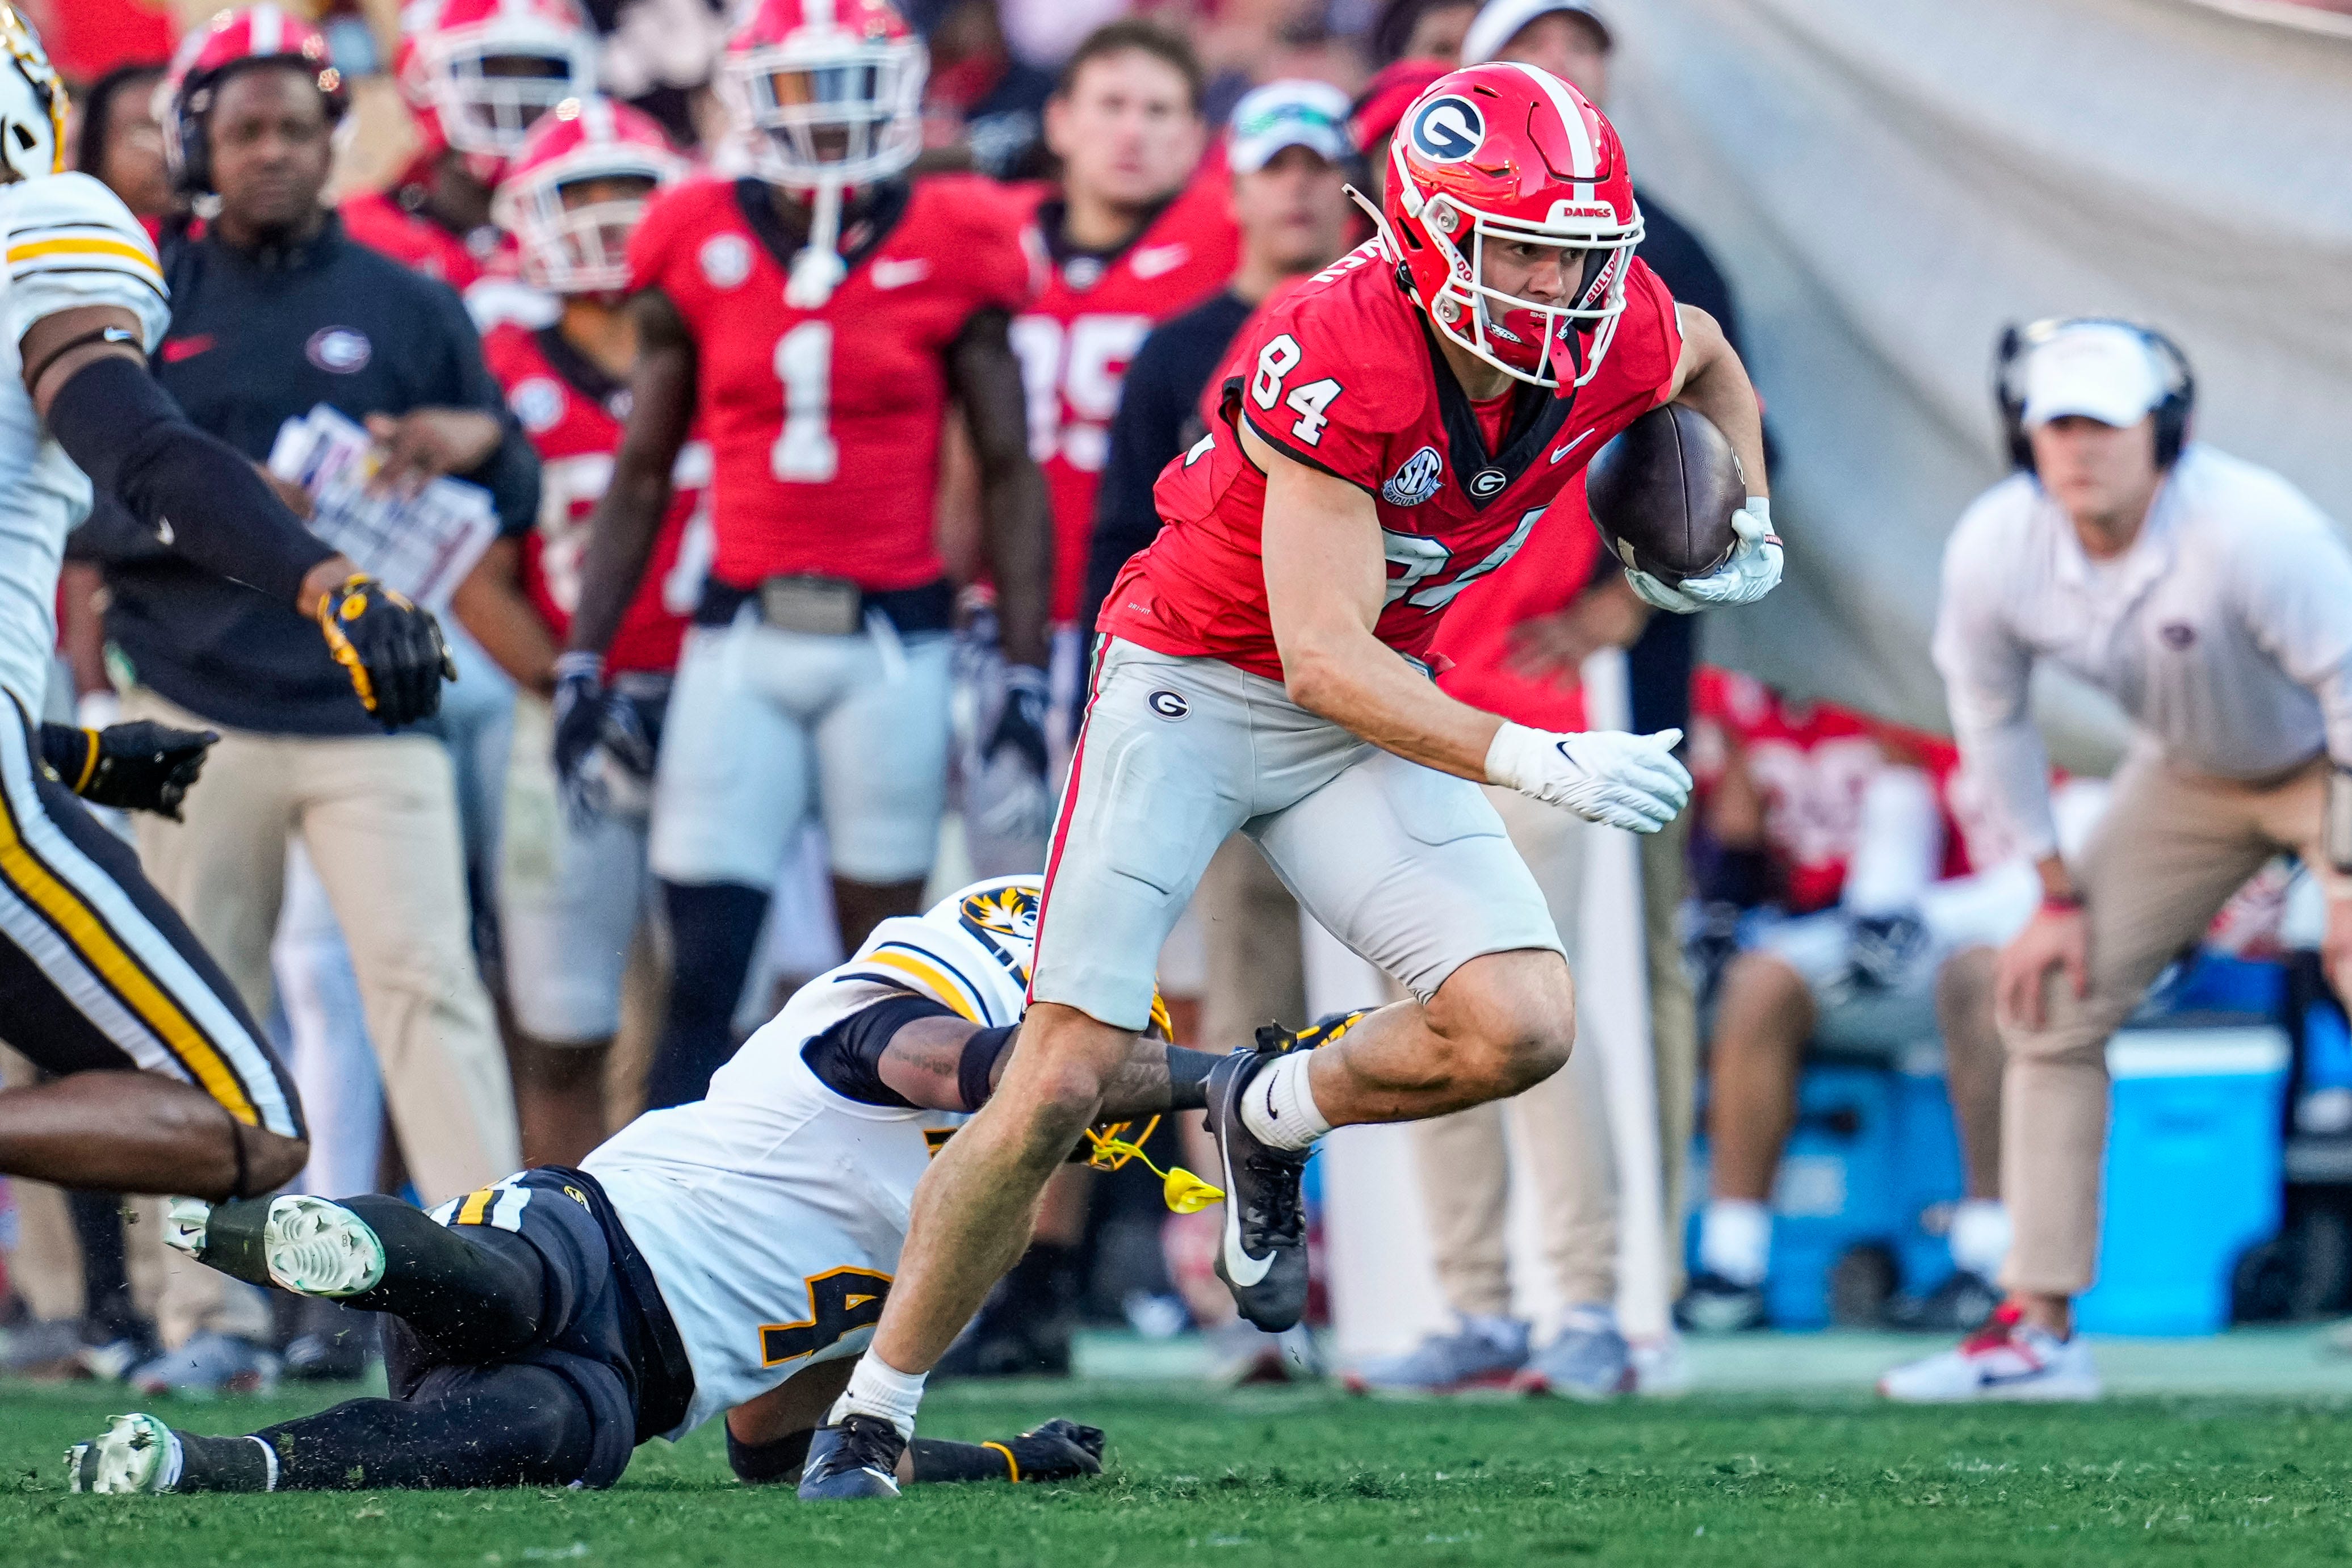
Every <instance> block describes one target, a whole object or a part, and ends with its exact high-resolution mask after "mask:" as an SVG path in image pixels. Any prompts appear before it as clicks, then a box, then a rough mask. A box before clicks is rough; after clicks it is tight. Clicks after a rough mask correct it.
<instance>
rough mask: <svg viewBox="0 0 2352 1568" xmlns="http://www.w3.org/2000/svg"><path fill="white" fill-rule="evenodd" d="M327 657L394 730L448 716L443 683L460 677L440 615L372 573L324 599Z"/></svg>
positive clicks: (378, 718) (361, 575)
mask: <svg viewBox="0 0 2352 1568" xmlns="http://www.w3.org/2000/svg"><path fill="white" fill-rule="evenodd" d="M319 629H320V631H321V632H322V633H324V634H325V635H326V638H327V651H328V652H329V653H331V654H332V655H333V656H334V659H335V662H336V663H337V664H340V665H341V666H342V667H343V668H344V670H345V671H346V672H348V673H349V674H350V676H351V678H352V690H354V691H356V692H358V693H359V698H360V703H361V706H362V707H364V708H365V709H366V710H368V711H369V712H370V713H371V714H373V715H374V717H375V721H376V722H377V723H379V724H382V725H383V727H384V728H385V729H386V730H397V729H400V728H401V727H402V726H404V725H407V724H414V723H415V722H416V721H418V720H420V719H430V718H431V717H433V715H434V714H436V713H437V712H439V711H440V710H441V682H442V681H443V680H444V679H448V680H455V679H457V665H456V664H455V663H454V662H453V661H452V660H451V659H450V658H449V645H448V644H447V643H446V642H444V641H442V640H441V623H440V622H439V621H437V620H436V619H435V618H434V616H433V612H432V611H430V610H426V609H420V608H418V607H417V606H416V605H413V604H411V603H409V601H408V598H407V596H406V595H403V594H400V593H397V592H395V591H394V590H393V589H392V588H390V587H387V586H386V585H385V584H383V583H380V582H378V581H376V579H374V578H373V577H371V576H369V575H368V574H366V573H364V572H354V573H352V574H351V575H350V576H348V577H346V578H344V579H343V581H342V584H341V586H340V587H337V588H335V589H332V590H331V591H330V592H329V593H327V594H326V595H324V596H323V597H321V598H320V601H319Z"/></svg>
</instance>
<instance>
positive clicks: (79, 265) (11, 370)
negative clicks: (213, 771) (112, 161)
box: [0, 174, 172, 714]
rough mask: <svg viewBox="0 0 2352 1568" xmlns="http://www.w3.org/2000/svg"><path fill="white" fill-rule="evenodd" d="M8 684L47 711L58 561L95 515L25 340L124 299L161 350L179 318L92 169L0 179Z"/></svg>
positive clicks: (149, 256) (2, 659)
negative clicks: (67, 316) (33, 378)
mask: <svg viewBox="0 0 2352 1568" xmlns="http://www.w3.org/2000/svg"><path fill="white" fill-rule="evenodd" d="M0 263H5V270H6V280H5V286H0V339H5V341H0V690H5V691H6V692H7V693H8V694H9V695H10V696H12V697H14V698H16V700H17V701H18V702H19V703H21V704H23V706H24V709H25V711H26V712H27V713H31V714H38V713H39V712H40V710H41V695H42V691H43V689H44V688H45V687H47V684H48V677H49V658H50V655H51V654H52V653H53V652H54V651H55V649H56V647H57V641H58V628H57V598H58V562H59V561H60V560H61V559H62V558H63V556H64V554H65V542H66V535H67V534H68V533H70V532H71V531H73V530H74V529H75V528H77V527H79V525H80V523H81V520H82V519H83V518H85V517H87V516H89V478H88V477H87V476H86V475H84V474H83V473H82V471H81V470H80V469H79V468H75V467H74V465H73V459H71V458H68V457H67V456H66V455H65V452H64V450H63V448H61V447H58V444H57V443H56V442H55V441H52V440H50V439H49V438H48V437H47V435H46V434H45V433H44V432H43V431H42V429H41V428H40V423H39V421H38V420H37V419H36V418H35V417H34V416H33V399H32V397H31V395H29V394H28V393H26V390H25V376H24V368H23V365H22V363H21V362H20V361H19V359H18V357H17V352H16V345H17V344H18V343H19V342H22V341H23V339H24V336H25V333H26V330H27V329H28V328H30V327H31V326H32V325H33V323H34V322H36V321H40V320H41V319H42V318H43V317H45V316H53V315H55V314H57V313H58V311H60V310H72V309H74V308H75V307H77V306H82V305H120V306H121V307H123V308H124V309H126V310H131V312H133V313H134V314H136V315H137V316H138V318H139V326H140V331H141V332H142V338H143V343H142V346H143V347H144V348H146V349H147V350H148V351H149V352H151V353H152V351H153V350H154V347H155V344H156V342H158V341H159V340H161V339H162V337H163V329H164V327H165V326H166V325H167V324H169V322H170V321H171V315H172V312H171V307H170V305H169V304H168V303H167V302H166V300H165V298H164V293H163V268H162V266H161V265H160V264H159V263H158V262H157V261H156V259H155V247H154V246H153V245H152V243H150V241H149V240H148V238H147V231H146V230H145V229H143V228H142V227H140V226H139V220H138V219H137V218H134V217H132V216H131V210H130V209H129V208H128V207H126V206H124V205H122V203H121V201H120V200H119V199H117V197H116V196H115V195H114V193H113V192H111V191H110V190H108V189H107V188H106V187H105V186H104V185H101V184H99V183H98V182H97V181H96V180H93V179H91V178H90V177H89V175H87V174H52V175H50V176H48V177H47V178H46V179H38V180H25V181H20V182H18V183H16V184H7V185H0Z"/></svg>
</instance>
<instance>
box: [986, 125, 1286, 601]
mask: <svg viewBox="0 0 2352 1568" xmlns="http://www.w3.org/2000/svg"><path fill="white" fill-rule="evenodd" d="M1210 175H1211V171H1210V170H1209V169H1207V168H1204V169H1203V171H1202V175H1201V176H1199V177H1196V178H1195V179H1194V181H1193V183H1192V184H1191V185H1189V186H1187V187H1186V188H1185V190H1184V191H1183V192H1182V193H1181V195H1178V196H1177V197H1176V198H1175V200H1173V201H1171V202H1170V203H1169V204H1168V205H1167V206H1166V207H1165V208H1163V209H1161V211H1160V216H1158V217H1156V218H1154V219H1153V220H1152V221H1151V222H1150V224H1148V225H1147V226H1145V227H1144V229H1143V231H1142V232H1141V233H1140V234H1139V235H1137V236H1136V237H1135V238H1134V239H1133V240H1132V241H1131V242H1130V243H1129V245H1128V246H1127V247H1126V248H1125V249H1123V250H1121V251H1119V252H1118V255H1116V256H1113V257H1110V258H1108V259H1105V258H1099V257H1096V256H1092V255H1082V256H1076V257H1073V258H1070V259H1069V260H1067V261H1065V262H1063V263H1061V264H1060V265H1058V266H1055V267H1054V268H1051V269H1050V271H1049V273H1048V276H1047V279H1046V282H1045V288H1044V289H1041V290H1039V292H1038V295H1037V298H1036V299H1035V300H1033V301H1031V303H1030V306H1029V308H1028V309H1027V310H1024V311H1023V312H1022V313H1021V314H1020V316H1019V317H1017V318H1016V319H1015V320H1014V321H1013V352H1015V353H1018V354H1019V355H1020V356H1021V380H1022V386H1023V390H1024V394H1025V401H1026V402H1027V405H1028V408H1029V455H1030V456H1031V457H1033V458H1036V459H1037V466H1038V467H1039V468H1043V469H1044V470H1045V485H1046V489H1047V491H1048V493H1049V494H1050V495H1051V497H1052V500H1053V506H1054V602H1053V615H1054V619H1055V621H1057V622H1062V621H1069V620H1074V619H1076V616H1077V613H1078V602H1079V600H1080V599H1081V598H1083V597H1084V596H1085V593H1086V582H1087V545H1088V544H1089V542H1091V541H1092V540H1093V537H1094V526H1095V491H1096V489H1097V487H1098V486H1099V485H1100V483H1101V480H1102V468H1103V461H1104V459H1105V458H1107V457H1108V455H1109V451H1110V422H1111V416H1113V415H1115V414H1117V413H1118V395H1119V389H1120V388H1121V386H1122V385H1123V384H1125V383H1126V380H1127V366H1128V362H1129V360H1132V359H1133V358H1134V357H1135V351H1136V350H1138V349H1139V348H1141V347H1142V346H1143V340H1144V339H1145V338H1146V337H1147V336H1149V335H1150V331H1151V329H1152V328H1154V327H1156V326H1158V325H1159V324H1160V322H1162V321H1167V320H1168V319H1169V318H1170V317H1171V316H1178V315H1181V314H1182V313H1183V312H1185V311H1186V310H1191V309H1192V307H1193V306H1195V305H1197V304H1199V303H1201V302H1202V300H1206V299H1208V298H1209V297H1210V296H1211V295H1213V294H1214V293H1216V292H1217V291H1218V290H1219V289H1223V287H1224V286H1225V284H1226V282H1227V281H1228V280H1229V279H1231V278H1232V277H1233V275H1234V267H1235V266H1237V265H1238V264H1239V262H1240V259H1241V233H1240V230H1239V229H1237V228H1236V227H1235V226H1234V220H1233V215H1232V213H1231V212H1230V210H1229V209H1228V207H1227V205H1226V192H1227V190H1228V188H1229V184H1230V182H1229V180H1228V179H1227V178H1226V176H1225V174H1224V170H1223V163H1222V161H1215V162H1214V177H1210ZM1020 195H1021V196H1022V204H1021V210H1022V211H1023V216H1024V217H1032V218H1034V217H1037V216H1039V213H1038V209H1039V208H1040V207H1041V206H1042V205H1045V198H1046V197H1048V196H1050V195H1052V191H1051V188H1050V187H1047V186H1042V185H1041V186H1036V187H1034V188H1032V189H1030V190H1028V191H1024V192H1023V193H1020ZM1043 216H1044V217H1045V220H1047V221H1055V215H1054V214H1053V213H1051V212H1050V211H1049V212H1047V213H1045V214H1044V215H1043Z"/></svg>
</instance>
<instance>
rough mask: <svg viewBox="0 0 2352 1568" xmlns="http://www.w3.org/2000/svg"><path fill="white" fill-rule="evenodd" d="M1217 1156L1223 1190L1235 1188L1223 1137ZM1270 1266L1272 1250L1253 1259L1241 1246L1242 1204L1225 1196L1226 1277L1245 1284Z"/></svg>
mask: <svg viewBox="0 0 2352 1568" xmlns="http://www.w3.org/2000/svg"><path fill="white" fill-rule="evenodd" d="M1241 1113H1242V1112H1241V1107H1240V1106H1238V1105H1237V1106H1235V1107H1234V1115H1235V1116H1239V1115H1240V1114H1241ZM1217 1158H1218V1160H1219V1161H1220V1162H1222V1163H1223V1165H1224V1167H1225V1191H1227V1192H1229V1193H1231V1192H1234V1191H1237V1190H1238V1189H1236V1188H1235V1187H1234V1154H1233V1151H1232V1150H1231V1149H1229V1148H1227V1147H1225V1146H1224V1141H1223V1139H1220V1140H1218V1148H1217ZM1273 1268H1274V1254H1273V1253H1271V1252H1269V1253H1267V1254H1266V1255H1265V1257H1264V1258H1252V1257H1251V1256H1250V1255H1249V1248H1248V1247H1244V1246H1243V1245H1242V1205H1240V1203H1239V1202H1237V1201H1234V1200H1232V1199H1228V1200H1227V1201H1226V1204H1225V1277H1226V1278H1227V1279H1230V1280H1231V1281H1232V1282H1233V1283H1234V1284H1235V1285H1240V1286H1244V1287H1247V1286H1251V1285H1255V1284H1256V1283H1257V1282H1258V1281H1259V1280H1261V1279H1265V1277H1266V1275H1267V1273H1268V1272H1270V1271H1271V1270H1272V1269H1273Z"/></svg>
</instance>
